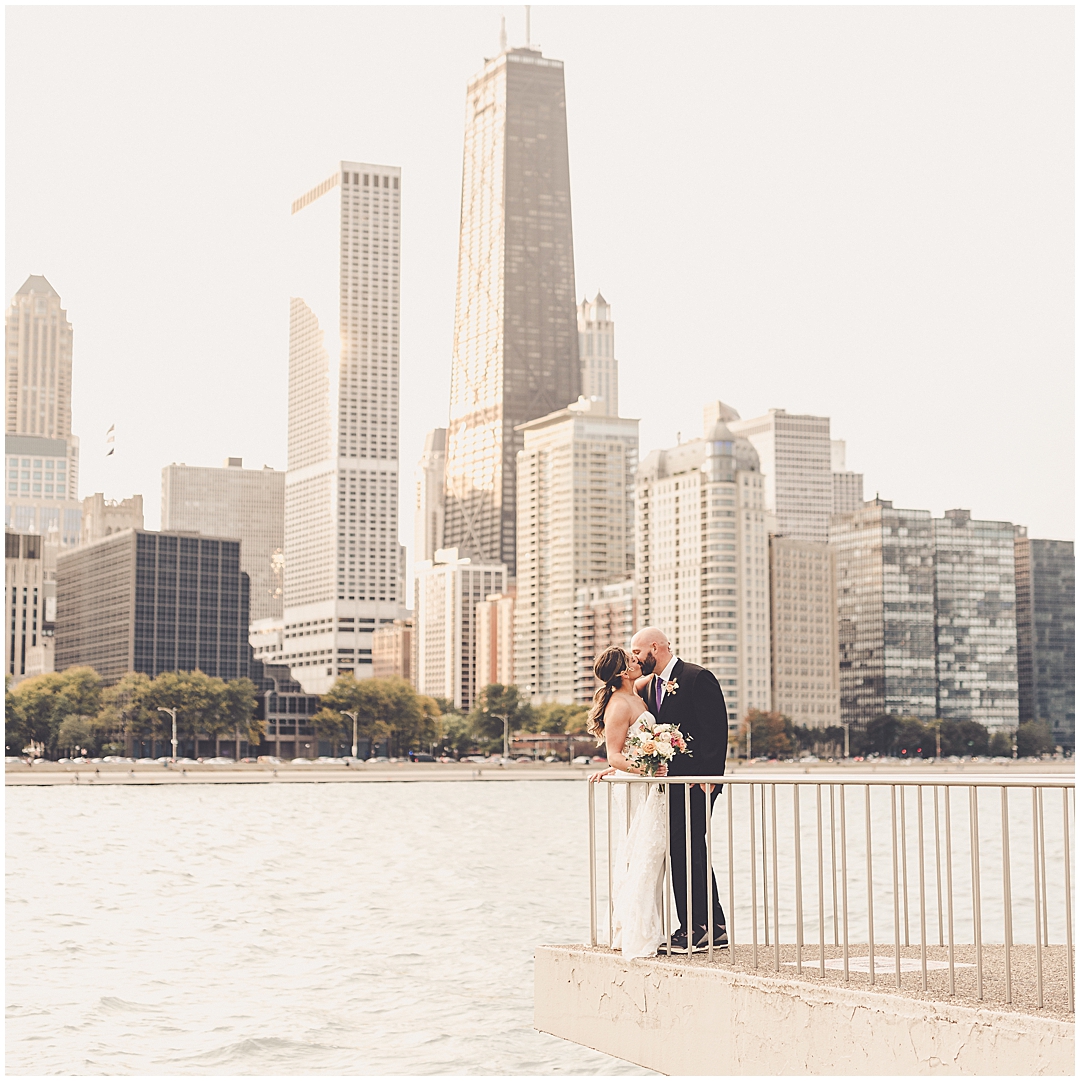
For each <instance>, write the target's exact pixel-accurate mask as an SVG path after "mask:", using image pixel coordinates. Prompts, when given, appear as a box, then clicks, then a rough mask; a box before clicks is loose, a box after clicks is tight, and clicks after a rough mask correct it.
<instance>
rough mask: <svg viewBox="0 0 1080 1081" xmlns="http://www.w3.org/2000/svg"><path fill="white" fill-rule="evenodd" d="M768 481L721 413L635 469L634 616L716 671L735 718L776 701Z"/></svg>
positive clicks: (690, 657) (684, 654)
mask: <svg viewBox="0 0 1080 1081" xmlns="http://www.w3.org/2000/svg"><path fill="white" fill-rule="evenodd" d="M764 485H765V480H764V478H763V476H762V474H761V471H760V469H759V468H758V455H757V451H755V450H754V448H753V446H751V444H750V442H749V441H748V440H747V439H743V438H738V437H736V436H735V435H734V434H733V433H732V432H731V430H730V429H729V428H728V426H727V425H726V424H725V423H724V421H723V420H722V419H717V420H715V421H714V422H713V423H712V424H710V425H708V426H707V427H706V428H705V438H704V439H694V440H691V441H689V442H686V443H681V444H679V446H677V447H670V448H669V449H667V450H658V451H653V452H652V454H650V455H648V457H646V458H645V459H644V460H643V461H642V463H641V466H640V467H639V469H638V473H637V572H636V574H637V593H638V602H637V605H638V621H639V624H640V625H641V626H656V627H659V628H660V629H661V630H662V631H664V632H665V633H666V634H667V636H668V638H669V639H670V640H671V647H672V649H673V650H674V651H675V652H676V653H677V654H678V655H679V656H680V657H682V658H683V659H684V660H688V661H692V662H693V663H694V664H700V665H703V666H704V667H706V668H708V669H709V670H710V671H712V673H713V674H714V675H715V676H716V678H717V679H718V680H719V681H720V685H721V687H722V688H723V690H724V697H725V698H726V699H727V708H728V718H729V719H730V720H731V721H735V720H736V719H741V718H742V717H744V716H745V715H746V711H747V710H748V709H763V710H767V709H769V708H770V703H771V701H772V692H771V683H770V665H769V656H770V645H769V548H768V515H767V513H766V510H765V493H764Z"/></svg>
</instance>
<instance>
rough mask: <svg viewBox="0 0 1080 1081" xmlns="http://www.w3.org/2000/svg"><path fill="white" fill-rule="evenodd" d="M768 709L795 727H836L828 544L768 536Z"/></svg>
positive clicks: (832, 568) (832, 565)
mask: <svg viewBox="0 0 1080 1081" xmlns="http://www.w3.org/2000/svg"><path fill="white" fill-rule="evenodd" d="M769 564H770V575H769V585H770V589H771V594H772V595H771V598H770V608H769V610H770V614H771V624H772V708H773V709H774V710H776V711H777V712H779V713H783V714H784V715H785V716H786V717H790V718H791V720H792V721H793V722H794V723H795V724H797V725H805V726H806V727H808V728H828V727H830V726H833V725H838V724H839V723H840V648H839V641H838V637H837V635H838V627H837V619H836V561H835V556H834V553H833V551H832V550H831V549H830V548H829V546H828V545H827V544H817V543H815V542H814V541H802V540H794V539H793V538H791V537H780V536H772V537H770V538H769Z"/></svg>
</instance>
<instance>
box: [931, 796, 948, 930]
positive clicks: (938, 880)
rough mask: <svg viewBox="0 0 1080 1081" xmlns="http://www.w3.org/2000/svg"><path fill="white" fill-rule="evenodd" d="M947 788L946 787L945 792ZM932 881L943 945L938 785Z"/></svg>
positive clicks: (935, 805) (935, 798) (935, 804)
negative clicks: (935, 892)
mask: <svg viewBox="0 0 1080 1081" xmlns="http://www.w3.org/2000/svg"><path fill="white" fill-rule="evenodd" d="M947 791H948V789H946V792H947ZM934 882H935V884H936V886H937V931H938V945H939V946H944V945H945V922H944V916H943V913H942V911H941V824H940V821H939V816H938V786H937V785H934Z"/></svg>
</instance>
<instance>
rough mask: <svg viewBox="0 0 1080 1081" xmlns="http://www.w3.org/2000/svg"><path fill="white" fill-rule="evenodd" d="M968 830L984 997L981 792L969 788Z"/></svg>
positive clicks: (980, 987)
mask: <svg viewBox="0 0 1080 1081" xmlns="http://www.w3.org/2000/svg"><path fill="white" fill-rule="evenodd" d="M968 793H969V796H968V829H969V832H970V834H971V910H972V918H973V919H974V921H975V983H976V988H977V993H978V997H979V998H980V999H981V998H982V997H983V954H982V890H981V888H980V887H981V883H980V882H979V790H978V789H977V788H976V787H975V785H970V786H969V787H968Z"/></svg>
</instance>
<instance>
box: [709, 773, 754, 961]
mask: <svg viewBox="0 0 1080 1081" xmlns="http://www.w3.org/2000/svg"><path fill="white" fill-rule="evenodd" d="M733 805H734V797H733V796H732V785H731V783H730V782H729V783H728V786H727V885H728V910H727V916H726V919H725V920H724V923H725V925H726V927H727V940H728V960H729V961H734V958H735V853H734V851H733V848H732V846H733V842H734V832H733V827H732V824H731V819H732V807H733ZM753 857H754V846H753V845H751V846H750V860H751V862H753ZM710 889H711V886H710Z"/></svg>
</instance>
